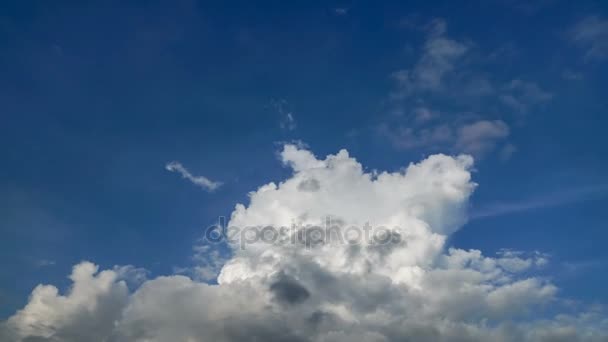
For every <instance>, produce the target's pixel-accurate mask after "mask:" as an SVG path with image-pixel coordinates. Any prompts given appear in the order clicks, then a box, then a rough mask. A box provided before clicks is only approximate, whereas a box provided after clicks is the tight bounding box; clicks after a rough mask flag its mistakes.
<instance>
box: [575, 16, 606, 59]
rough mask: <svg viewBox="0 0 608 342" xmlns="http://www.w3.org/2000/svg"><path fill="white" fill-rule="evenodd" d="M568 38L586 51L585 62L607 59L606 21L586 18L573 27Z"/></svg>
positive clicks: (590, 17)
mask: <svg viewBox="0 0 608 342" xmlns="http://www.w3.org/2000/svg"><path fill="white" fill-rule="evenodd" d="M568 36H569V38H570V40H571V41H572V42H574V43H576V44H579V45H580V46H582V47H583V48H585V49H586V52H585V59H586V60H592V59H604V58H606V57H608V19H604V18H600V17H598V16H589V17H586V18H584V19H583V20H581V21H579V22H578V23H577V24H576V25H574V27H573V28H572V29H571V30H570V32H569V34H568Z"/></svg>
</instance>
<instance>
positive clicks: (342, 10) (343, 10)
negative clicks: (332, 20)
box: [334, 7, 350, 15]
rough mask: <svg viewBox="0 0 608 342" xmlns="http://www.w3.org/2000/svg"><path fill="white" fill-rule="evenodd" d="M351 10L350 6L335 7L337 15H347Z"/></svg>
mask: <svg viewBox="0 0 608 342" xmlns="http://www.w3.org/2000/svg"><path fill="white" fill-rule="evenodd" d="M349 10H350V9H349V8H348V7H336V8H334V13H335V14H336V15H347V14H348V11H349Z"/></svg>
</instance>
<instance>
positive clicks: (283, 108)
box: [270, 99, 296, 131]
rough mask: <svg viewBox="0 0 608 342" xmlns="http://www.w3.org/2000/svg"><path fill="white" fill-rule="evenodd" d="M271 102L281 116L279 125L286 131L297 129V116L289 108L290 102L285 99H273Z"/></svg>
mask: <svg viewBox="0 0 608 342" xmlns="http://www.w3.org/2000/svg"><path fill="white" fill-rule="evenodd" d="M270 104H271V105H272V107H273V108H274V109H275V110H276V111H277V113H278V114H279V116H280V121H279V126H280V127H281V129H283V130H286V131H293V130H295V129H296V118H295V116H294V115H293V112H292V111H291V109H290V108H289V103H288V102H287V100H285V99H279V100H274V99H273V100H271V101H270Z"/></svg>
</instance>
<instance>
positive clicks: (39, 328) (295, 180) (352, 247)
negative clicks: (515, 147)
mask: <svg viewBox="0 0 608 342" xmlns="http://www.w3.org/2000/svg"><path fill="white" fill-rule="evenodd" d="M280 158H281V161H282V162H283V163H284V165H286V166H288V167H290V168H291V169H292V174H291V175H290V176H289V177H287V178H286V179H284V180H282V181H281V182H279V183H274V182H272V183H268V184H265V185H262V186H260V187H259V188H258V189H257V190H255V191H253V192H251V193H250V195H249V203H247V204H237V205H236V206H235V209H234V211H233V212H232V215H231V216H230V217H231V218H230V222H229V223H228V226H230V227H245V226H246V227H266V226H269V225H271V226H275V227H281V226H290V225H292V224H294V222H295V223H298V225H297V227H298V228H297V230H296V231H295V232H293V234H295V235H298V234H308V233H309V232H310V231H311V230H313V229H314V227H315V226H318V225H319V224H320V222H322V221H323V220H324V218H326V217H328V216H330V217H331V218H332V222H333V224H334V227H335V229H337V231H339V232H345V231H348V230H349V229H350V228H349V227H353V226H359V227H361V226H362V225H365V223H369V224H370V225H371V226H372V227H380V226H382V227H386V229H388V230H390V231H391V232H392V233H393V234H394V235H393V236H399V237H400V238H399V239H397V240H392V242H390V243H388V244H374V243H372V242H370V241H368V240H365V239H363V240H360V241H359V243H356V244H353V243H329V242H327V241H326V240H321V241H320V242H319V243H317V244H305V243H300V242H299V240H293V242H287V243H268V242H264V241H263V240H252V241H251V242H250V243H248V244H245V245H240V244H237V243H236V242H235V243H232V244H231V247H232V252H233V255H232V257H231V258H230V259H229V260H228V261H227V262H226V263H225V264H224V265H223V267H221V271H220V273H219V276H218V279H217V284H216V285H210V284H207V283H203V282H199V281H196V280H193V279H191V278H189V277H185V276H182V275H170V276H162V277H158V278H155V279H151V280H145V281H144V282H143V283H142V284H141V285H140V286H138V287H135V288H133V291H132V292H130V293H129V292H128V291H127V286H126V284H125V281H124V280H121V278H120V275H119V272H118V271H117V270H116V269H114V270H105V271H101V272H99V271H98V268H97V267H96V266H95V265H93V264H91V263H88V262H83V263H81V264H79V265H77V266H75V267H74V270H73V272H72V276H71V279H72V287H71V288H70V289H69V290H68V291H67V293H66V294H65V295H61V294H59V293H58V290H57V288H55V287H53V286H48V285H47V286H43V285H40V286H38V287H37V288H36V289H35V290H34V291H33V293H32V295H31V297H30V300H29V302H28V304H27V305H26V306H25V307H24V308H23V309H22V310H20V311H19V312H17V313H16V314H15V315H13V316H12V317H11V318H9V319H8V321H6V322H4V323H3V325H2V326H1V327H0V339H1V340H7V341H9V340H10V341H62V342H63V341H65V342H67V341H109V342H123V341H129V342H133V341H141V342H143V341H148V342H153V341H159V342H160V341H211V340H213V341H242V340H249V341H251V340H264V341H319V342H321V341H423V342H424V341H505V342H506V341H524V342H526V341H551V340H556V339H557V338H562V339H564V340H567V341H600V340H605V339H606V338H608V335H607V332H608V327H606V322H605V320H603V317H604V316H603V315H602V313H601V312H594V311H584V312H580V313H578V312H575V313H573V314H569V313H562V314H560V315H558V316H555V317H551V316H549V315H545V314H542V313H541V312H545V311H544V310H542V309H543V308H545V307H547V306H550V305H552V303H554V302H555V301H556V299H557V290H558V289H557V287H556V286H555V285H554V284H552V283H550V282H549V281H548V280H546V279H545V278H543V277H538V276H535V275H534V273H535V271H536V269H537V267H540V266H541V264H543V263H545V262H546V260H545V261H544V262H540V261H539V260H540V259H542V258H543V255H541V254H536V253H524V252H518V251H512V250H503V251H501V252H500V253H499V254H498V255H496V256H495V257H488V256H484V255H483V254H482V252H481V251H479V250H475V249H471V250H463V249H458V248H448V245H447V241H448V239H449V237H450V235H451V234H453V233H454V232H455V231H457V230H458V229H460V228H461V227H462V225H463V224H464V223H465V222H466V220H467V213H466V209H467V207H468V203H469V198H470V196H471V195H472V193H473V191H474V189H475V187H476V184H475V183H474V182H473V181H472V179H471V172H470V170H471V168H472V167H473V159H472V158H471V157H469V156H466V155H461V156H456V157H451V156H446V155H441V154H438V155H432V156H430V157H428V158H426V159H424V160H422V161H420V162H418V163H412V164H410V165H408V166H407V167H406V168H404V169H402V170H399V171H396V172H373V173H367V172H365V171H364V170H365V168H364V167H363V165H361V164H360V163H359V162H357V161H356V160H355V159H354V158H352V157H351V156H350V155H349V153H348V151H346V150H341V151H339V152H338V153H336V154H333V155H328V156H327V157H325V158H317V157H316V156H315V155H314V154H313V153H312V152H311V151H308V150H306V149H303V148H301V147H298V146H295V145H285V146H284V147H283V150H282V151H281V153H280ZM312 179H314V180H316V181H310V180H312ZM313 183H314V184H315V185H313V186H311V185H310V184H313ZM301 184H308V185H306V186H304V188H305V190H306V191H302V190H303V189H302V185H301ZM310 190H314V191H310ZM295 235H293V236H295Z"/></svg>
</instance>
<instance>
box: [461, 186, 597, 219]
mask: <svg viewBox="0 0 608 342" xmlns="http://www.w3.org/2000/svg"><path fill="white" fill-rule="evenodd" d="M606 194H608V184H600V185H588V186H582V187H578V188H572V189H568V190H565V191H561V192H557V193H551V194H546V195H543V196H538V197H534V198H529V199H525V200H522V201H517V202H502V203H495V204H492V205H488V206H486V207H482V208H480V209H478V210H476V211H473V213H472V214H471V219H473V220H475V219H482V218H487V217H496V216H503V215H508V214H515V213H520V212H526V211H531V210H535V209H542V208H552V207H558V206H562V205H566V204H571V203H578V202H583V201H587V200H591V199H593V198H596V197H598V196H604V195H606Z"/></svg>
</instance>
